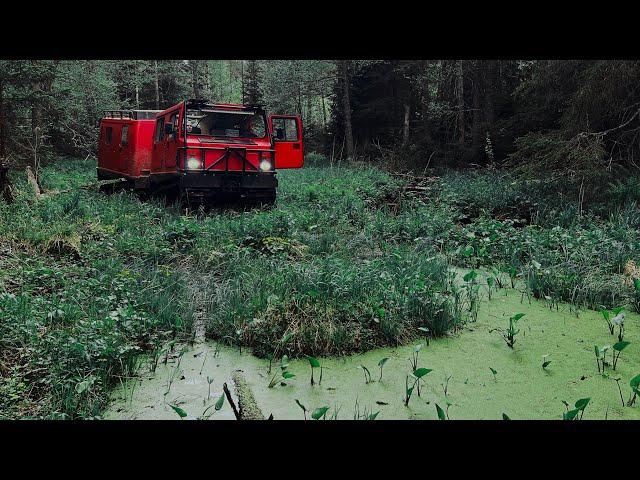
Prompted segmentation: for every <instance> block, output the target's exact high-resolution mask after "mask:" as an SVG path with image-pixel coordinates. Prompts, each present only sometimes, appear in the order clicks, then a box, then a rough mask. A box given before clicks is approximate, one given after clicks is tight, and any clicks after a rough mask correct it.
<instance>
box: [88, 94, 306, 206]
mask: <svg viewBox="0 0 640 480" xmlns="http://www.w3.org/2000/svg"><path fill="white" fill-rule="evenodd" d="M303 164H304V154H303V143H302V123H301V121H300V117H298V116H295V115H270V116H268V117H267V116H266V115H265V112H264V110H263V109H262V108H261V107H257V106H248V105H232V104H220V103H209V102H207V101H204V100H188V101H184V102H181V103H178V104H177V105H174V106H173V107H171V108H168V109H166V110H163V111H157V110H117V111H107V112H105V115H104V117H103V118H102V120H101V121H100V137H99V145H98V179H99V180H106V179H115V178H124V179H126V180H127V183H128V184H129V185H130V186H131V187H133V188H134V189H135V190H138V191H143V192H148V193H156V192H176V193H178V194H179V195H180V196H181V197H182V198H186V199H187V200H188V201H198V202H206V201H215V200H217V199H223V198H234V199H244V200H249V201H256V202H261V203H273V202H274V201H275V198H276V188H277V186H278V180H277V179H276V170H277V169H283V168H301V167H302V166H303Z"/></svg>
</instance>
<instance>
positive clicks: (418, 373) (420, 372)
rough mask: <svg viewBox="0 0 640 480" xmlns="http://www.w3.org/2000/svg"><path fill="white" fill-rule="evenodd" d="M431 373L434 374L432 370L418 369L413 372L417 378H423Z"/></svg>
mask: <svg viewBox="0 0 640 480" xmlns="http://www.w3.org/2000/svg"><path fill="white" fill-rule="evenodd" d="M429 372H433V370H432V369H430V368H418V369H416V370H414V371H413V376H414V377H416V378H422V377H424V376H425V375H426V374H428V373H429Z"/></svg>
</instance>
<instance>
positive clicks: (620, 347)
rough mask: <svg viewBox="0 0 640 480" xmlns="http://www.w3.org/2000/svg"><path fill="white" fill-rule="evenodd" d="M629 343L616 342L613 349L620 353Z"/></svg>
mask: <svg viewBox="0 0 640 480" xmlns="http://www.w3.org/2000/svg"><path fill="white" fill-rule="evenodd" d="M630 343H631V342H618V343H616V344H615V345H614V346H613V349H614V350H615V351H616V352H621V351H622V350H624V349H625V348H627V346H629V344H630Z"/></svg>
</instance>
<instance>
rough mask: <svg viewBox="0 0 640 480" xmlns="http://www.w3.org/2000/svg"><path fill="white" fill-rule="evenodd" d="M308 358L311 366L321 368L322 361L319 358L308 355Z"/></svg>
mask: <svg viewBox="0 0 640 480" xmlns="http://www.w3.org/2000/svg"><path fill="white" fill-rule="evenodd" d="M307 360H309V364H310V365H311V368H320V362H319V361H318V359H316V358H313V357H310V356H308V355H307Z"/></svg>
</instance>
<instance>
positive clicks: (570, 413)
mask: <svg viewBox="0 0 640 480" xmlns="http://www.w3.org/2000/svg"><path fill="white" fill-rule="evenodd" d="M578 413H580V410H578V409H575V410H569V411H568V412H565V413H563V414H562V419H563V420H573V419H574V418H576V415H578Z"/></svg>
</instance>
